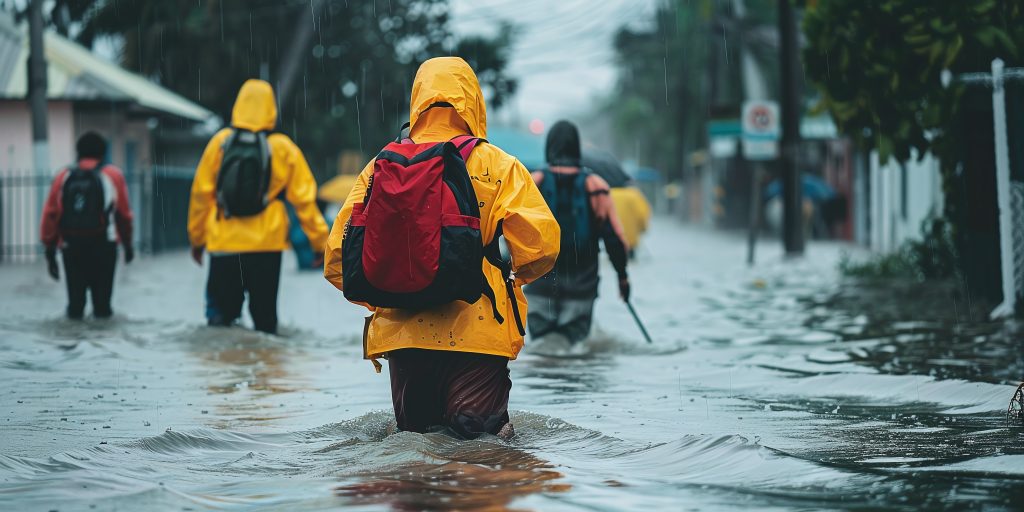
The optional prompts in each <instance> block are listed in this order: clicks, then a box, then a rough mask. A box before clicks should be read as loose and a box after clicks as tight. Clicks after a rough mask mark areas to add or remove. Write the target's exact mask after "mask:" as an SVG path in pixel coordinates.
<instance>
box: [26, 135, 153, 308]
mask: <svg viewBox="0 0 1024 512" xmlns="http://www.w3.org/2000/svg"><path fill="white" fill-rule="evenodd" d="M75 149H76V151H77V153H78V162H77V163H75V164H74V165H71V166H68V167H67V168H65V169H62V170H61V171H60V172H59V173H57V176H56V177H54V179H53V183H52V184H51V185H50V195H49V196H48V197H47V199H46V204H45V205H44V206H43V218H42V226H41V227H40V237H41V239H42V242H43V246H44V247H45V249H46V262H47V270H48V271H49V273H50V277H52V278H53V279H54V280H60V271H59V270H58V268H57V248H58V247H59V248H60V251H61V255H62V257H63V260H64V280H65V282H66V283H67V288H68V308H67V314H68V317H69V318H73V319H80V318H82V316H83V314H84V312H85V294H86V291H88V292H90V294H91V295H92V314H93V316H95V317H96V318H109V317H110V316H111V315H112V314H113V313H114V312H113V310H112V309H111V307H110V295H111V293H112V292H113V289H114V267H115V266H116V265H117V243H118V242H120V243H121V244H122V245H123V246H124V262H125V263H131V261H132V259H134V258H135V251H134V250H133V249H132V209H131V205H129V203H128V187H127V186H126V185H125V180H124V175H123V174H122V173H121V170H120V169H118V168H117V167H114V166H113V165H110V164H105V163H104V162H103V159H104V158H105V156H106V154H107V141H106V140H105V139H104V138H103V137H102V136H100V135H99V134H97V133H95V132H88V133H86V134H84V135H82V136H81V137H80V138H79V139H78V142H77V144H76V145H75Z"/></svg>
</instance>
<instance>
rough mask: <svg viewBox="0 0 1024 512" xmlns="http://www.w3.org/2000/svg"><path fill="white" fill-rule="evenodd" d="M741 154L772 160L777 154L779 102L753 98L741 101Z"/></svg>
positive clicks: (756, 158)
mask: <svg viewBox="0 0 1024 512" xmlns="http://www.w3.org/2000/svg"><path fill="white" fill-rule="evenodd" d="M742 121H743V156H744V157H745V158H746V159H747V160H774V159H775V158H777V157H778V155H779V104H778V103H775V102H774V101H767V100H755V101H747V102H745V103H743V119H742Z"/></svg>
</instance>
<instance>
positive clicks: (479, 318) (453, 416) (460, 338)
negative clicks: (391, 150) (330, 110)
mask: <svg viewBox="0 0 1024 512" xmlns="http://www.w3.org/2000/svg"><path fill="white" fill-rule="evenodd" d="M409 105H410V107H409V111H410V116H409V117H410V119H409V124H410V133H409V137H410V138H411V139H412V140H413V141H415V142H416V143H426V142H443V141H448V140H451V139H452V138H454V137H456V136H459V135H466V134H469V135H473V136H475V137H480V138H486V137H487V114H486V109H485V106H484V99H483V94H482V92H481V90H480V84H479V82H478V81H477V78H476V74H475V73H474V72H473V70H472V68H470V66H469V65H468V64H467V63H466V62H465V61H463V60H462V59H460V58H458V57H440V58H435V59H430V60H427V61H425V62H424V63H423V64H422V65H420V68H419V71H418V72H417V73H416V78H415V80H414V82H413V85H412V97H411V101H410V104H409ZM466 168H467V171H468V172H469V175H470V178H471V180H472V184H473V189H474V191H475V192H476V195H477V199H478V201H479V205H480V219H481V222H480V230H481V233H482V237H483V240H484V243H485V244H486V243H489V242H490V241H491V240H492V239H493V237H494V236H495V233H496V231H497V228H498V223H499V221H500V222H502V226H503V232H504V237H505V240H506V242H507V245H508V248H509V251H510V253H511V259H512V268H513V272H514V275H515V280H514V296H515V300H516V302H517V303H518V308H519V310H520V312H521V313H522V315H523V318H525V315H526V307H527V304H526V298H525V296H524V295H523V293H522V291H521V290H520V287H521V286H522V285H523V284H525V283H528V282H530V281H533V280H534V279H537V278H538V277H540V276H542V275H544V274H546V273H547V272H548V271H549V270H551V267H552V266H553V265H554V263H555V259H556V258H557V257H558V248H559V237H560V234H559V228H558V223H557V222H556V221H555V219H554V217H553V216H552V215H551V211H550V210H549V209H548V207H547V205H546V204H545V202H544V198H543V197H541V194H540V191H539V190H538V189H537V187H536V185H534V183H533V179H532V177H531V176H530V172H529V171H527V169H526V168H525V167H523V165H522V164H521V163H519V161H518V160H516V159H515V158H514V157H512V156H510V155H508V154H507V153H505V152H504V151H502V150H501V149H500V148H498V147H496V146H494V145H492V144H487V143H481V144H478V145H477V147H476V148H475V149H474V150H473V152H472V153H471V154H470V156H469V158H468V160H467V162H466ZM372 172H373V162H372V161H371V162H370V163H369V164H368V165H367V166H366V167H365V168H364V169H363V171H362V173H361V174H360V176H359V179H358V181H357V182H356V185H355V187H354V188H353V189H352V192H351V193H350V194H349V196H348V200H346V201H345V205H344V206H343V207H342V209H341V211H340V212H339V213H338V217H337V219H336V220H335V222H334V227H333V229H332V230H331V235H330V237H329V238H328V241H327V250H326V252H325V254H324V259H325V265H324V277H326V278H327V280H328V281H330V282H331V283H332V284H333V285H334V286H336V287H337V288H338V289H340V290H343V289H344V283H343V282H342V244H343V236H344V232H345V224H346V223H347V222H348V220H349V218H350V217H351V214H352V209H353V205H354V204H355V203H357V202H359V203H361V202H362V201H363V200H364V196H365V195H366V188H367V185H368V183H369V179H370V175H371V174H372ZM482 265H483V271H484V275H485V276H486V279H487V282H488V284H489V285H490V287H491V288H492V290H493V292H494V295H493V296H494V297H497V299H496V300H497V302H498V304H495V306H496V307H497V310H498V311H500V312H501V313H502V316H503V317H504V318H505V319H511V318H513V315H514V313H513V307H514V305H513V304H511V303H510V300H509V299H508V294H507V293H506V289H505V280H504V276H502V273H501V272H500V271H499V270H498V268H497V267H494V266H492V265H491V264H490V263H489V262H487V261H486V260H485V261H483V262H482ZM370 310H371V312H372V316H371V317H370V318H369V320H368V324H367V328H366V331H365V339H364V351H365V356H366V357H367V358H370V359H374V362H375V363H376V361H375V358H380V357H386V358H387V360H388V370H389V373H390V375H391V395H392V402H393V405H394V409H395V419H396V421H397V423H398V428H399V429H401V430H408V431H415V432H425V431H427V430H431V429H434V428H447V429H450V430H451V431H454V432H455V433H456V434H458V435H460V436H463V437H467V438H472V437H476V436H478V435H480V434H482V433H484V432H487V433H491V434H500V435H502V436H508V435H510V434H511V430H512V429H511V423H509V418H508V410H507V408H508V394H509V390H510V388H511V386H512V383H511V381H510V380H509V377H508V361H509V360H510V359H515V358H516V356H517V355H518V354H519V351H520V349H521V348H522V346H523V336H522V334H520V332H519V330H518V328H517V326H516V324H515V322H513V321H510V320H506V321H504V322H502V323H499V322H498V321H497V320H495V316H494V315H493V310H492V305H491V302H490V299H488V298H486V297H481V298H480V299H479V300H477V301H476V303H474V304H468V303H466V302H452V303H449V304H446V305H444V306H441V307H437V308H433V309H428V310H425V311H410V310H400V309H387V308H370ZM379 369H380V367H379V366H378V371H379Z"/></svg>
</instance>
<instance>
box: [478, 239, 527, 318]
mask: <svg viewBox="0 0 1024 512" xmlns="http://www.w3.org/2000/svg"><path fill="white" fill-rule="evenodd" d="M504 222H505V221H504V219H502V220H499V221H498V226H497V227H496V228H495V230H494V237H493V238H491V241H490V243H488V244H487V245H485V246H484V258H486V259H487V261H488V263H490V264H491V265H493V266H494V267H495V268H497V269H498V270H499V271H500V272H501V278H502V280H503V281H504V282H505V294H506V295H507V296H508V300H509V303H510V304H511V305H512V317H513V319H514V320H515V322H516V329H517V330H518V331H519V335H520V336H526V326H525V324H523V315H522V313H521V312H520V311H519V301H518V300H517V299H516V292H515V280H516V278H515V274H514V273H513V272H512V263H511V262H508V261H505V259H504V258H502V257H501V247H500V245H499V244H498V240H499V239H500V238H501V237H502V236H504V234H505V233H504V229H503V224H504ZM486 281H487V280H486V279H485V280H484V295H485V296H486V297H487V298H488V300H490V301H491V309H492V313H493V314H494V319H495V320H497V321H498V323H499V324H503V323H505V318H504V317H503V316H501V313H499V312H498V300H497V297H495V296H494V290H493V289H491V285H490V283H488V282H486Z"/></svg>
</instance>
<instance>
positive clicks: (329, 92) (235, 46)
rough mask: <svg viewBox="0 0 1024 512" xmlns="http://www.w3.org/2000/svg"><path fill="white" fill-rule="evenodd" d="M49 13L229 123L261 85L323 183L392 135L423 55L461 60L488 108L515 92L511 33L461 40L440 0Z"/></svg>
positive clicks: (78, 4) (132, 0)
mask: <svg viewBox="0 0 1024 512" xmlns="http://www.w3.org/2000/svg"><path fill="white" fill-rule="evenodd" d="M51 18H52V23H53V24H54V26H55V27H56V28H57V29H58V30H65V31H66V29H67V27H68V26H70V25H71V24H72V23H73V22H78V23H79V24H80V26H81V31H80V32H79V33H78V35H77V37H79V39H80V40H81V41H83V43H84V44H88V43H90V42H91V41H92V40H93V38H95V37H97V36H116V37H119V38H121V39H123V41H124V47H123V54H122V56H121V60H122V65H124V66H125V67H126V68H128V69H130V70H133V71H136V72H139V73H141V74H143V75H145V76H148V77H150V78H152V79H153V80H155V81H157V82H159V83H161V84H162V85H164V86H165V87H168V88H169V89H171V90H173V91H175V92H177V93H179V94H181V95H183V96H185V97H187V98H190V99H192V100H194V101H197V102H199V103H201V104H203V105H204V106H207V107H209V108H210V109H211V110H213V111H214V112H215V113H217V114H219V115H220V116H221V117H222V118H223V119H224V120H225V121H227V120H229V119H230V113H231V107H232V105H233V103H234V100H235V96H236V94H237V92H238V88H239V86H240V85H241V84H242V82H244V81H245V80H246V79H248V78H254V77H256V78H259V77H266V78H268V80H269V81H270V82H271V83H272V84H273V85H274V87H275V92H277V93H278V95H279V97H278V103H279V111H280V112H279V116H278V119H279V121H278V130H280V131H282V132H284V133H287V134H288V135H290V136H291V137H292V138H293V139H295V141H296V142H297V143H298V145H299V146H300V147H301V148H302V149H303V151H304V152H305V153H306V156H307V159H308V160H309V162H310V164H311V165H312V167H313V168H314V170H315V171H316V172H317V173H318V175H319V176H320V177H321V178H323V177H326V176H330V175H333V174H334V166H335V161H336V158H337V156H338V154H339V152H340V151H341V150H344V149H357V150H360V151H361V152H362V153H363V154H364V155H366V154H371V153H375V152H376V151H377V150H378V149H379V148H380V147H381V146H383V145H384V144H385V143H386V142H388V141H389V140H391V139H393V138H394V136H395V135H396V134H397V132H398V127H399V126H400V124H401V123H402V122H403V121H405V120H407V119H408V117H407V116H408V102H409V93H410V86H411V83H412V79H413V76H414V75H415V72H416V68H417V67H418V66H419V63H420V62H422V61H423V60H426V59H427V58H430V57H434V56H441V55H453V54H455V55H460V56H462V57H464V58H466V60H467V61H469V62H470V63H471V64H472V65H474V66H475V68H476V71H477V73H478V75H479V77H480V79H481V85H482V87H483V88H484V89H485V90H487V92H488V93H489V94H488V97H489V101H490V106H492V107H496V106H499V105H501V104H502V103H503V102H504V101H506V100H507V99H508V98H509V96H511V95H512V94H514V92H515V89H516V81H515V79H514V78H512V77H510V76H509V75H508V74H507V73H506V72H505V67H506V65H507V63H508V55H507V49H508V47H509V45H510V44H511V40H512V36H513V32H512V30H511V28H510V27H506V28H505V29H503V30H502V31H501V32H500V33H499V34H498V35H497V37H494V38H487V37H473V38H470V39H466V40H463V41H458V40H456V39H455V37H454V36H453V35H452V33H451V30H450V28H449V24H448V18H449V11H448V2H447V0H376V1H346V0H317V1H313V2H311V1H309V0H247V1H241V0H200V1H197V0H161V1H159V2H155V1H142V0H55V4H54V8H53V12H52V14H51ZM289 82H290V83H291V86H290V88H289V89H288V91H282V89H283V88H284V84H287V83H289Z"/></svg>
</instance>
